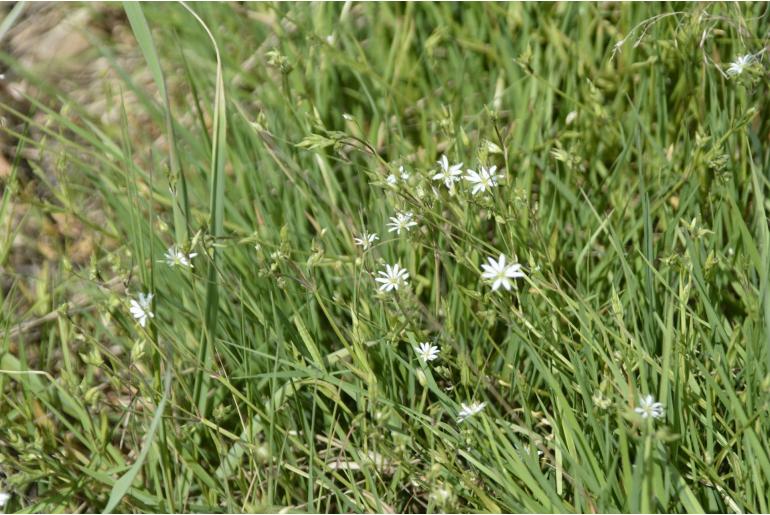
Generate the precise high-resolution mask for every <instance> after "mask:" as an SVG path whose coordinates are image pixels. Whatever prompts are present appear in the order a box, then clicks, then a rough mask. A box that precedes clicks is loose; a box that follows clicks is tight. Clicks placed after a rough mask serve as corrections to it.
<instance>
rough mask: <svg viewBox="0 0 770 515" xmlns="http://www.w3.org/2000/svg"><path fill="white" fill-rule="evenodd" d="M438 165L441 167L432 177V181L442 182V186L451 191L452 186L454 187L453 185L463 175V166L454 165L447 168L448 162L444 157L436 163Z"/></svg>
mask: <svg viewBox="0 0 770 515" xmlns="http://www.w3.org/2000/svg"><path fill="white" fill-rule="evenodd" d="M436 162H437V163H438V165H439V166H440V167H441V170H440V171H439V172H438V173H437V174H436V175H434V176H433V180H434V181H444V186H446V187H447V189H452V186H454V183H456V182H457V181H459V180H460V176H461V175H462V174H463V171H462V167H463V164H462V163H460V164H456V165H452V166H449V160H448V159H447V157H446V156H445V155H443V154H442V155H441V159H440V160H439V161H436Z"/></svg>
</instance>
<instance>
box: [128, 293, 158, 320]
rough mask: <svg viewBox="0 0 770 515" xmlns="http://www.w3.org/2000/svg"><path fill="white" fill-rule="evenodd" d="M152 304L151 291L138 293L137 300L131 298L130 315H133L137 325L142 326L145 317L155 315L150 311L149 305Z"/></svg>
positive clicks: (153, 316)
mask: <svg viewBox="0 0 770 515" xmlns="http://www.w3.org/2000/svg"><path fill="white" fill-rule="evenodd" d="M151 304H152V293H148V294H146V295H145V294H144V293H140V294H139V300H138V301H137V300H134V299H131V308H130V310H131V316H133V317H134V318H135V319H136V320H137V321H138V322H139V325H140V326H142V327H144V326H145V325H147V318H155V315H154V314H153V312H152V311H150V306H151Z"/></svg>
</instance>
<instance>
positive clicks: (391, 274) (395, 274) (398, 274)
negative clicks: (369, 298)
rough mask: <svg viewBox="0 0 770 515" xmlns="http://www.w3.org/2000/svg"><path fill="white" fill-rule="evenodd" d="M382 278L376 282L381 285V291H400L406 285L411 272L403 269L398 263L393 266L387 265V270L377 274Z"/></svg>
mask: <svg viewBox="0 0 770 515" xmlns="http://www.w3.org/2000/svg"><path fill="white" fill-rule="evenodd" d="M377 273H378V274H379V275H380V276H381V277H377V278H375V279H374V280H375V281H377V282H378V283H382V284H380V291H392V290H398V287H399V286H401V285H403V284H406V282H407V280H408V279H409V272H407V271H406V269H405V268H401V265H399V264H398V263H396V264H395V265H393V266H390V265H385V270H380V271H379V272H377Z"/></svg>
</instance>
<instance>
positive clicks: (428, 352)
mask: <svg viewBox="0 0 770 515" xmlns="http://www.w3.org/2000/svg"><path fill="white" fill-rule="evenodd" d="M414 351H415V352H416V353H417V356H419V358H420V359H421V360H423V361H424V362H425V363H427V362H428V361H433V360H434V359H436V358H438V353H439V352H440V349H439V348H438V347H437V346H436V345H431V344H430V343H428V342H423V343H421V344H420V346H419V347H415V348H414Z"/></svg>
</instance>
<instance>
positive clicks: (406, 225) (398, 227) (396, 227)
mask: <svg viewBox="0 0 770 515" xmlns="http://www.w3.org/2000/svg"><path fill="white" fill-rule="evenodd" d="M387 225H388V227H390V229H388V232H393V231H396V234H401V231H402V230H404V231H409V230H410V229H411V228H412V227H414V226H415V225H417V222H415V221H414V214H413V213H412V212H411V211H407V212H406V213H396V216H391V217H390V223H388V224H387Z"/></svg>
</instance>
